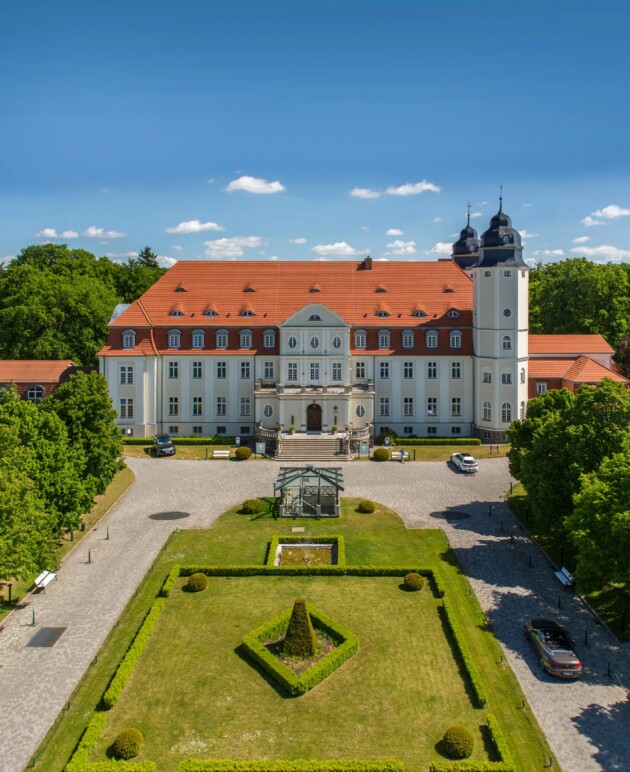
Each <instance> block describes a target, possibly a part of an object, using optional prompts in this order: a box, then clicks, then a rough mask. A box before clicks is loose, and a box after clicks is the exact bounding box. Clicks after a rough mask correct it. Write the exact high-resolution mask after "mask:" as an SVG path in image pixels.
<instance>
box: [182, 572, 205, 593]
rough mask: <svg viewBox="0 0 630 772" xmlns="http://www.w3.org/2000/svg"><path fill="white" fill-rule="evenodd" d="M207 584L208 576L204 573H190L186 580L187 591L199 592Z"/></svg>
mask: <svg viewBox="0 0 630 772" xmlns="http://www.w3.org/2000/svg"><path fill="white" fill-rule="evenodd" d="M207 586H208V577H207V576H206V575H205V574H191V575H190V576H189V577H188V581H187V582H186V590H188V592H201V591H202V590H205V589H206V587H207Z"/></svg>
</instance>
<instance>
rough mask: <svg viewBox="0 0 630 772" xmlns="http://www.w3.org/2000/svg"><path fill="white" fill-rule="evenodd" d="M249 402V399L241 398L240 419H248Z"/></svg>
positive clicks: (249, 413)
mask: <svg viewBox="0 0 630 772" xmlns="http://www.w3.org/2000/svg"><path fill="white" fill-rule="evenodd" d="M250 406H251V402H250V398H249V397H241V417H242V418H249V416H250V415H251V412H250V410H251V407H250Z"/></svg>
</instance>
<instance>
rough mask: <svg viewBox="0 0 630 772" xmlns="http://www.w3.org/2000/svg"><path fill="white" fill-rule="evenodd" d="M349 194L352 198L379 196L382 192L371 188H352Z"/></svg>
mask: <svg viewBox="0 0 630 772" xmlns="http://www.w3.org/2000/svg"><path fill="white" fill-rule="evenodd" d="M350 195H351V196H353V197H354V198H380V197H381V196H382V195H383V194H382V193H379V191H378V190H372V189H371V188H352V190H351V191H350Z"/></svg>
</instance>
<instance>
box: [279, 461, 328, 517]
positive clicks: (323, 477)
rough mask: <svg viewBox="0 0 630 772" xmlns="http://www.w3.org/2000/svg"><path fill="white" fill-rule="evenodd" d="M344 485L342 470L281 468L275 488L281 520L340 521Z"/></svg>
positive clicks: (310, 466)
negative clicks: (302, 518) (315, 519)
mask: <svg viewBox="0 0 630 772" xmlns="http://www.w3.org/2000/svg"><path fill="white" fill-rule="evenodd" d="M342 483H343V472H342V470H341V467H340V466H335V467H326V468H325V469H317V468H315V467H314V466H312V465H309V466H306V467H291V466H283V467H280V471H279V472H278V479H277V480H276V483H275V485H274V488H273V490H274V493H275V495H276V496H279V498H280V510H279V514H280V517H339V491H342V490H343V485H342Z"/></svg>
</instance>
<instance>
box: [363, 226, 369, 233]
mask: <svg viewBox="0 0 630 772" xmlns="http://www.w3.org/2000/svg"><path fill="white" fill-rule="evenodd" d="M361 230H362V231H363V233H369V232H370V230H371V229H370V226H369V225H362V226H361Z"/></svg>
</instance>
